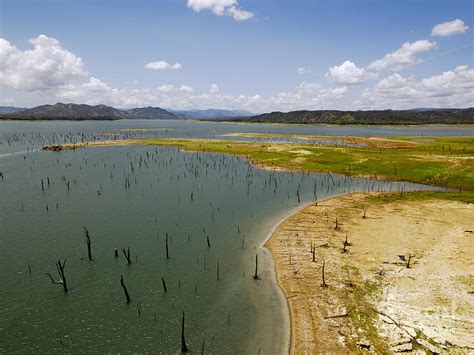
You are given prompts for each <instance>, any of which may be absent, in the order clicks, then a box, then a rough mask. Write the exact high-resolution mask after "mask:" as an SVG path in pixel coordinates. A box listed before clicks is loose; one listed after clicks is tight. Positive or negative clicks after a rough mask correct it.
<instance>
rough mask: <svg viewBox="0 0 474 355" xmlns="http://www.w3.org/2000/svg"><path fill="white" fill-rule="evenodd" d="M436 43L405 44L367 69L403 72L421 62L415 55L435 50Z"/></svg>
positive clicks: (425, 41)
mask: <svg viewBox="0 0 474 355" xmlns="http://www.w3.org/2000/svg"><path fill="white" fill-rule="evenodd" d="M435 46H436V42H432V41H428V40H420V41H416V42H412V43H410V42H405V43H404V44H403V46H402V47H401V48H399V49H397V50H396V51H394V52H391V53H388V54H386V55H385V57H383V58H382V59H377V60H375V61H373V62H372V63H370V64H369V66H368V67H367V69H369V70H374V71H381V70H401V69H404V68H406V67H408V66H410V65H413V64H416V63H419V62H421V59H419V58H417V57H416V56H415V54H417V53H421V52H426V51H429V50H431V49H433V48H434V47H435Z"/></svg>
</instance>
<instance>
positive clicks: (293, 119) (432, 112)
mask: <svg viewBox="0 0 474 355" xmlns="http://www.w3.org/2000/svg"><path fill="white" fill-rule="evenodd" d="M1 119H3V120H75V121H80V120H120V119H172V120H178V119H199V120H215V121H231V122H259V123H297V124H366V125H367V124H369V125H370V124H474V108H472V107H471V108H466V109H457V108H446V109H441V108H431V109H430V108H421V109H412V110H399V111H397V110H371V111H338V110H315V111H308V110H306V111H291V112H279V111H276V112H270V113H264V114H259V115H253V114H252V113H251V112H248V111H239V110H218V109H208V110H181V111H177V110H165V109H163V108H160V107H151V106H149V107H140V108H134V109H128V110H120V109H117V108H113V107H110V106H106V105H96V106H90V105H85V104H70V103H69V104H64V103H57V104H55V105H42V106H37V107H33V108H29V109H24V108H19V107H12V106H4V107H0V120H1Z"/></svg>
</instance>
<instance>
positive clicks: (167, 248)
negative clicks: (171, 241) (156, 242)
mask: <svg viewBox="0 0 474 355" xmlns="http://www.w3.org/2000/svg"><path fill="white" fill-rule="evenodd" d="M165 239H166V241H165V247H166V259H169V258H170V251H169V247H168V233H166V238H165Z"/></svg>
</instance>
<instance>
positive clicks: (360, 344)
mask: <svg viewBox="0 0 474 355" xmlns="http://www.w3.org/2000/svg"><path fill="white" fill-rule="evenodd" d="M356 344H357V346H358V347H359V348H361V349H365V350H370V349H371V348H372V344H371V343H370V341H368V340H360V341H358V342H357V343H356Z"/></svg>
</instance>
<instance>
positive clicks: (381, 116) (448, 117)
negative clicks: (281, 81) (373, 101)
mask: <svg viewBox="0 0 474 355" xmlns="http://www.w3.org/2000/svg"><path fill="white" fill-rule="evenodd" d="M230 121H236V122H260V123H293V124H295V123H296V124H365V125H379V124H394V125H395V124H402V125H406V124H474V108H473V107H471V108H466V109H457V108H447V109H438V108H436V109H426V108H423V109H412V110H399V111H397V110H371V111H338V110H317V111H291V112H279V111H277V112H270V113H264V114H260V115H254V116H250V117H236V118H233V119H230Z"/></svg>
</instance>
